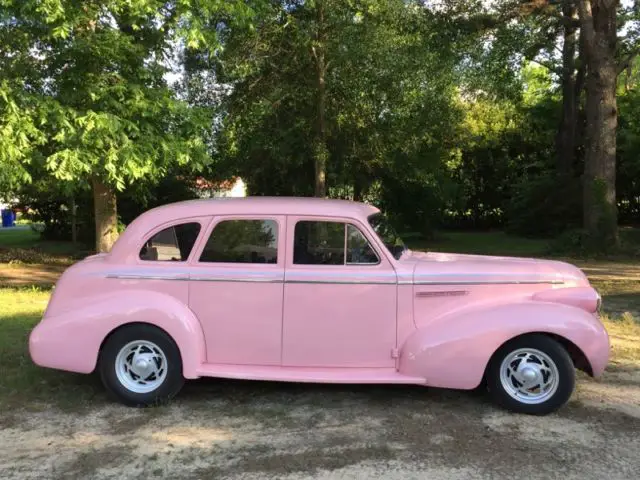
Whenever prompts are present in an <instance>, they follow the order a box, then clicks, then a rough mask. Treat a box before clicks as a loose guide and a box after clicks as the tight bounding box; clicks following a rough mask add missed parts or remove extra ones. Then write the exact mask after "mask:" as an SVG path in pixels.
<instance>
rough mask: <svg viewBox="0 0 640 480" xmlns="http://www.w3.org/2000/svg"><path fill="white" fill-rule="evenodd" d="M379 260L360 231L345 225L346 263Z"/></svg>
mask: <svg viewBox="0 0 640 480" xmlns="http://www.w3.org/2000/svg"><path fill="white" fill-rule="evenodd" d="M378 262H380V259H379V258H378V255H377V254H376V252H375V250H374V249H373V247H371V245H370V244H369V241H368V240H367V239H366V238H365V236H364V235H363V234H362V232H361V231H360V230H359V229H358V228H356V227H354V226H353V225H347V264H360V265H362V264H375V263H378Z"/></svg>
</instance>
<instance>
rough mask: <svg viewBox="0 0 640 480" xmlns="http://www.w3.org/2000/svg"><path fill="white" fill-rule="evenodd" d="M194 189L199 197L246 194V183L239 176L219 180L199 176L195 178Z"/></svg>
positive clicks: (239, 195) (242, 195) (243, 195)
mask: <svg viewBox="0 0 640 480" xmlns="http://www.w3.org/2000/svg"><path fill="white" fill-rule="evenodd" d="M196 190H197V192H198V196H199V197H200V198H223V197H246V196H247V185H246V184H245V183H244V180H242V178H240V177H232V178H231V179H229V180H223V181H221V182H210V181H208V180H205V179H204V178H202V177H201V178H198V179H197V180H196Z"/></svg>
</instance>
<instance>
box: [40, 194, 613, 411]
mask: <svg viewBox="0 0 640 480" xmlns="http://www.w3.org/2000/svg"><path fill="white" fill-rule="evenodd" d="M599 305H600V297H599V295H598V293H597V292H596V291H595V290H594V289H593V288H591V286H590V285H589V282H588V280H587V278H586V277H585V275H584V274H583V273H582V272H581V271H580V270H579V269H577V268H576V267H573V266H571V265H568V264H566V263H561V262H555V261H546V260H532V259H522V258H506V257H504V258H503V257H483V256H474V255H454V254H447V253H421V252H412V251H410V250H408V249H407V248H406V247H405V246H404V244H403V243H402V241H401V240H400V238H399V237H398V235H397V234H396V233H395V232H394V231H393V230H392V228H390V226H389V225H388V224H387V222H386V221H385V218H384V217H383V216H382V215H381V213H380V212H379V211H378V210H377V209H376V208H374V207H372V206H369V205H365V204H360V203H354V202H347V201H339V200H321V199H309V198H305V199H302V198H298V199H294V198H246V199H219V200H197V201H188V202H181V203H176V204H172V205H166V206H163V207H159V208H156V209H153V210H150V211H149V212H147V213H145V214H143V215H141V216H140V217H139V218H137V219H136V220H135V221H134V222H133V223H131V225H129V227H128V228H127V230H126V231H125V232H124V233H123V234H122V236H121V237H120V238H119V240H118V241H117V243H116V244H115V245H114V247H113V249H112V251H111V252H110V253H108V254H100V255H94V256H92V257H88V258H86V259H85V260H83V261H81V262H79V263H77V264H75V265H74V266H72V267H71V268H69V269H68V270H67V271H66V272H65V273H64V274H63V275H62V277H61V278H60V280H59V281H58V284H57V286H56V288H55V290H54V293H53V296H52V297H51V300H50V302H49V305H48V307H47V310H46V312H45V314H44V318H43V320H42V321H41V322H40V324H39V325H38V326H37V327H36V328H35V329H34V331H33V332H32V333H31V337H30V340H29V344H30V345H29V346H30V352H31V357H32V358H33V361H34V362H35V363H36V364H38V365H41V366H45V367H51V368H57V369H62V370H69V371H72V372H82V373H90V372H92V371H94V370H96V369H97V370H98V371H99V372H100V375H101V377H102V380H103V382H104V384H105V386H106V388H107V389H108V391H109V392H111V393H112V394H113V395H115V397H117V398H118V399H120V400H121V401H123V402H124V403H126V404H128V405H149V404H153V403H156V402H158V401H161V400H163V399H168V398H170V397H172V396H174V395H175V394H176V393H178V391H179V390H180V388H181V387H182V385H183V383H184V380H185V379H192V378H198V377H224V378H237V379H254V380H277V381H292V382H330V383H354V384H355V383H395V384H415V385H423V386H434V387H445V388H456V389H473V388H476V387H478V386H479V385H480V384H482V383H483V382H484V383H486V385H487V386H488V389H489V391H490V393H491V395H492V396H493V397H494V399H495V400H496V401H497V402H498V403H499V404H501V405H503V406H504V407H506V408H509V409H511V410H514V411H518V412H525V413H533V414H544V413H548V412H551V411H553V410H555V409H557V408H558V407H560V406H561V405H563V404H564V403H565V402H566V401H567V400H568V399H569V397H570V395H571V393H572V391H573V389H574V385H575V368H579V369H581V370H584V371H585V372H587V373H588V374H589V375H593V376H598V375H600V374H601V373H602V372H603V371H604V369H605V365H606V363H607V360H608V356H609V338H608V335H607V332H606V330H605V329H604V327H603V325H602V323H601V322H600V321H599V319H598V314H597V312H598V309H599ZM574 367H575V368H574Z"/></svg>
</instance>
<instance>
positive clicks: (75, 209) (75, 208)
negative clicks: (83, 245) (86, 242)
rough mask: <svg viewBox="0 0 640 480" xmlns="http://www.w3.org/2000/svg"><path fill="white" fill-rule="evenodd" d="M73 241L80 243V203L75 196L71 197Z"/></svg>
mask: <svg viewBox="0 0 640 480" xmlns="http://www.w3.org/2000/svg"><path fill="white" fill-rule="evenodd" d="M71 243H73V244H74V245H75V244H76V243H78V205H76V199H75V197H71Z"/></svg>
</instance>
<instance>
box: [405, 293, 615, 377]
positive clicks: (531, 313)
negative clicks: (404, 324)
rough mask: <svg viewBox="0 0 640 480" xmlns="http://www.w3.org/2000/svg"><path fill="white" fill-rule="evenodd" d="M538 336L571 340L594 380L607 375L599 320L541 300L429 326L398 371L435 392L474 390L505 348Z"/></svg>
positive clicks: (408, 345) (414, 339)
mask: <svg viewBox="0 0 640 480" xmlns="http://www.w3.org/2000/svg"><path fill="white" fill-rule="evenodd" d="M534 332H538V333H550V334H554V335H559V336H561V337H563V338H566V339H567V340H570V341H571V342H573V343H574V344H575V345H576V346H577V347H578V348H580V350H581V351H582V352H583V353H584V354H585V357H586V358H587V360H588V361H589V363H590V365H591V370H592V372H593V375H594V376H598V375H600V374H601V373H602V372H603V371H604V368H605V366H606V364H607V361H608V359H609V336H608V335H607V331H606V330H605V328H604V326H603V325H602V323H601V322H600V321H599V320H598V318H597V317H596V316H595V315H593V314H590V313H588V312H585V311H584V310H581V309H579V308H576V307H573V306H569V305H564V304H557V303H543V302H540V301H536V302H533V301H527V302H521V303H517V304H506V305H494V306H485V307H483V308H481V309H477V310H473V311H465V312H461V313H455V314H451V315H444V316H443V317H440V318H438V319H437V320H435V321H433V322H431V323H429V322H425V323H424V324H423V326H421V328H419V329H418V330H417V331H416V332H415V333H413V334H412V335H411V336H410V337H409V338H408V339H407V341H406V342H405V343H404V345H403V346H402V348H401V352H400V360H399V371H400V373H402V374H404V375H409V376H417V377H422V378H425V379H426V383H427V385H431V386H434V387H444V388H460V389H472V388H475V387H477V386H478V385H479V384H480V382H481V381H482V376H483V375H484V372H485V369H486V367H487V364H488V362H489V360H490V359H491V356H492V355H493V353H494V352H495V351H496V350H497V349H498V348H500V346H501V345H502V344H504V343H505V342H507V341H508V340H510V339H512V338H514V337H517V336H519V335H523V334H526V333H534Z"/></svg>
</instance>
